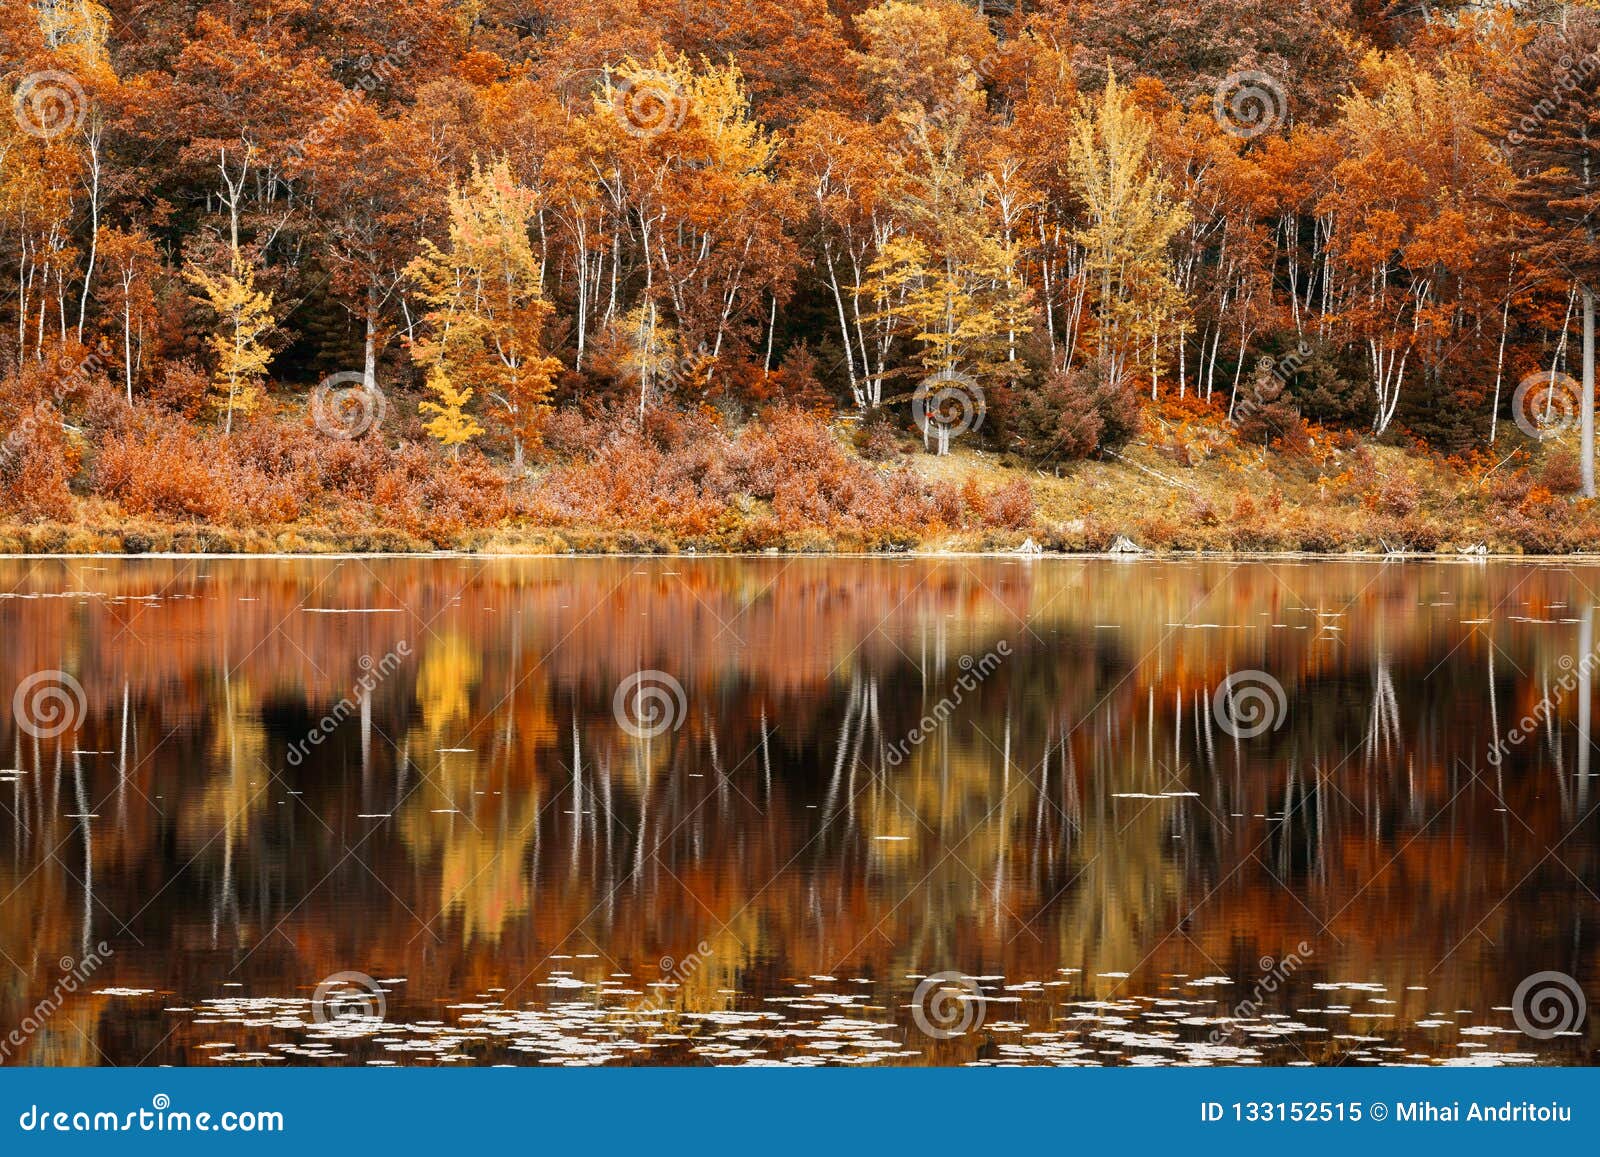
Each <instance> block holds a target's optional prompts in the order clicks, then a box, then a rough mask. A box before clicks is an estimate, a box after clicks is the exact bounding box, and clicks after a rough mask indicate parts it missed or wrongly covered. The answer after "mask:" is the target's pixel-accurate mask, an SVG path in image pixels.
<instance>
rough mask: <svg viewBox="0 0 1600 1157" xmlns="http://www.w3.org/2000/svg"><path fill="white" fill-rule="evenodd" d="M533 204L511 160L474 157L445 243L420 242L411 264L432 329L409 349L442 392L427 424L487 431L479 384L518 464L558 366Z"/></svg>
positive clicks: (440, 435) (444, 429) (472, 433)
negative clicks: (548, 341) (483, 163)
mask: <svg viewBox="0 0 1600 1157" xmlns="http://www.w3.org/2000/svg"><path fill="white" fill-rule="evenodd" d="M536 209H537V203H536V198H535V196H534V194H533V192H532V191H531V190H529V189H527V188H524V187H523V186H521V185H519V184H518V183H517V181H516V179H515V178H514V177H513V176H512V174H511V168H510V165H509V163H508V162H507V161H506V160H505V159H501V160H499V161H497V162H495V163H494V164H493V165H491V166H489V167H488V168H482V167H480V166H479V165H477V164H474V165H473V168H472V173H471V175H470V176H469V177H468V178H467V180H466V182H465V183H464V184H462V185H460V186H458V187H457V188H455V189H453V190H451V193H450V231H449V237H448V241H447V247H446V248H443V249H441V248H440V247H439V246H437V245H434V244H433V243H432V242H430V241H426V240H425V241H423V243H422V253H421V254H420V255H419V256H418V257H417V258H416V259H415V260H414V261H413V262H412V263H411V265H410V267H409V269H408V270H407V273H408V274H409V276H410V278H411V280H412V281H413V282H414V283H415V284H416V286H417V297H418V299H419V300H421V301H422V302H423V303H424V304H425V305H427V306H428V312H427V314H426V315H425V317H424V321H425V322H426V323H427V326H428V333H427V335H426V336H425V337H422V338H420V339H418V340H417V341H416V342H414V343H413V345H412V349H411V353H412V357H413V358H414V359H415V360H416V362H417V363H418V364H419V365H421V366H423V367H425V368H426V370H427V374H428V388H429V389H430V390H431V391H433V393H434V394H435V395H436V396H437V399H438V400H437V401H430V402H424V403H423V404H422V409H423V410H424V412H426V413H431V414H434V415H435V417H434V419H433V420H432V421H431V422H428V423H427V424H426V425H425V427H424V429H426V430H427V431H428V433H429V434H431V435H432V436H433V437H435V438H437V439H438V440H439V441H440V442H442V443H443V444H444V445H446V446H459V445H460V444H461V443H463V442H465V441H467V440H468V439H470V438H474V437H476V436H478V435H479V434H482V433H483V427H482V426H480V425H479V424H478V422H477V421H476V420H475V419H474V418H473V417H472V416H471V415H470V414H468V412H467V410H466V407H467V405H468V403H470V402H471V400H472V398H473V396H474V394H475V393H476V392H477V391H478V390H479V389H481V390H482V391H483V393H484V396H485V397H487V398H489V399H490V400H491V401H492V402H493V403H494V404H495V408H496V411H497V412H498V414H499V416H500V417H501V418H502V420H503V421H504V423H505V426H506V429H507V432H508V433H509V434H510V436H511V445H512V453H513V455H514V463H513V464H514V466H515V467H516V468H517V469H520V468H521V466H522V463H523V456H524V453H525V451H526V450H527V449H528V448H529V447H531V446H537V445H538V443H539V438H540V427H541V424H542V421H543V418H544V416H545V414H546V413H547V412H548V411H549V401H548V399H549V397H550V392H551V390H552V388H553V387H554V377H555V375H556V374H558V373H560V372H561V362H560V361H559V360H558V359H556V358H554V357H551V356H550V355H549V354H548V353H547V352H546V350H545V346H544V328H545V324H546V322H547V321H548V320H549V317H550V314H551V311H552V308H553V307H552V306H551V305H550V303H549V301H548V300H546V298H545V296H544V289H543V285H542V283H541V277H542V271H541V266H540V262H539V258H538V255H537V254H536V253H535V252H534V248H533V244H532V241H531V239H530V232H529V230H530V223H531V221H532V219H533V217H534V214H535V212H536Z"/></svg>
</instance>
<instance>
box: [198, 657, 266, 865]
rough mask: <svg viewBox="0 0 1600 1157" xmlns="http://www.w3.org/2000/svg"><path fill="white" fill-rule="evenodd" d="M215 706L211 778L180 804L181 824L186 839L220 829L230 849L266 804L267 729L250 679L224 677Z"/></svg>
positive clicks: (206, 836)
mask: <svg viewBox="0 0 1600 1157" xmlns="http://www.w3.org/2000/svg"><path fill="white" fill-rule="evenodd" d="M218 708H220V709H219V710H218V711H217V714H218V715H219V716H220V718H219V720H218V727H217V730H216V732H215V734H214V735H213V736H212V738H211V751H210V753H209V756H208V759H207V763H208V764H209V766H210V769H211V778H210V780H209V782H207V784H206V786H205V789H204V790H203V791H202V792H201V793H200V798H199V800H198V801H197V802H196V803H195V804H194V805H193V806H186V807H185V808H184V812H183V817H184V818H183V822H184V825H185V826H186V827H187V828H188V830H189V834H190V836H191V838H197V839H198V840H199V841H200V842H205V841H207V840H210V839H211V838H212V837H214V836H215V835H217V833H218V832H222V833H224V836H225V839H226V841H227V843H228V846H229V847H230V848H231V846H232V842H233V841H234V840H236V839H237V838H238V837H240V836H242V835H244V833H245V832H246V831H247V830H248V829H249V827H250V823H251V821H252V819H253V818H254V817H255V816H256V815H257V814H258V813H259V812H260V810H261V808H262V806H263V804H264V803H265V802H266V800H267V797H268V795H269V794H270V793H269V792H268V791H267V780H268V779H269V778H270V777H271V771H270V769H269V768H268V766H267V763H266V760H265V754H266V750H267V733H266V730H265V729H264V728H263V727H262V725H261V714H260V709H259V707H258V705H257V703H256V694H255V691H254V689H253V688H252V687H251V685H250V683H249V682H248V681H247V680H243V679H228V678H224V679H223V684H222V702H221V703H220V704H218ZM252 781H254V782H253V783H252Z"/></svg>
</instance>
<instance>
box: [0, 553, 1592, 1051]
mask: <svg viewBox="0 0 1600 1157" xmlns="http://www.w3.org/2000/svg"><path fill="white" fill-rule="evenodd" d="M1597 590H1600V567H1593V566H1576V565H1562V564H1552V563H1528V564H1519V563H1502V562H1490V563H1483V562H1463V563H1460V564H1453V563H1436V562H1407V563H1380V562H1372V563H1366V562H1361V563H1356V562H1300V561H1262V562H1236V561H1222V560H1204V561H1172V562H1164V561H1163V562H1157V561H1134V562H1120V561H1086V560H1068V559H1041V560H1037V561H1026V560H1019V561H1008V560H999V559H993V560H988V559H985V560H976V559H950V560H904V559H872V560H844V559H804V560H789V559H776V558H775V559H762V560H729V559H692V558H674V559H657V560H636V559H551V560H499V559H495V560H487V559H473V558H440V559H425V560H416V559H379V560H372V559H329V560H216V559H199V560H196V559H133V560H126V561H124V560H115V559H112V560H94V559H84V560H47V561H41V560H7V561H3V562H0V638H3V640H4V646H3V648H0V769H4V770H0V957H3V959H0V1035H3V1034H4V1033H5V1032H7V1031H11V1030H13V1029H15V1030H16V1031H15V1032H14V1034H13V1036H12V1037H11V1038H8V1040H7V1042H5V1043H0V1050H3V1051H0V1059H3V1060H4V1061H5V1062H6V1063H23V1064H73V1065H93V1064H108V1063H114V1064H119V1065H127V1064H188V1065H215V1064H278V1065H283V1064H314V1063H324V1064H326V1063H337V1064H369V1063H371V1064H466V1065H481V1064H494V1063H510V1064H530V1065H531V1064H573V1063H579V1064H602V1063H610V1064H662V1063H671V1064H735V1063H783V1064H964V1063H979V1064H1011V1063H1041V1062H1042V1063H1072V1064H1151V1063H1155V1064H1162V1063H1166V1064H1171V1063H1178V1064H1187V1063H1240V1062H1244V1063H1265V1064H1304V1063H1316V1064H1334V1063H1344V1064H1379V1063H1395V1062H1408V1063H1429V1064H1505V1063H1514V1064H1550V1063H1555V1064H1587V1063H1590V1062H1591V1061H1592V1060H1593V1059H1594V1056H1595V1051H1594V1050H1595V1047H1596V1043H1597V1042H1596V1037H1595V1031H1594V1029H1593V1027H1592V1022H1591V1021H1590V1020H1589V1019H1588V1018H1586V1017H1574V1018H1572V1024H1571V1026H1570V1027H1568V1028H1567V1030H1566V1031H1564V1032H1561V1033H1559V1034H1558V1035H1554V1036H1551V1035H1549V1034H1548V1033H1544V1032H1541V1033H1539V1034H1538V1035H1529V1034H1528V1033H1526V1032H1524V1031H1521V1029H1520V1028H1519V1024H1518V1014H1519V1008H1518V1006H1517V1005H1516V1004H1515V1001H1516V1000H1517V999H1518V997H1517V990H1518V987H1519V985H1522V984H1523V982H1524V981H1525V980H1526V979H1527V978H1529V977H1530V976H1534V975H1535V974H1538V973H1543V972H1554V973H1563V974H1566V975H1567V976H1569V977H1571V978H1574V980H1575V982H1576V984H1577V985H1579V986H1589V985H1592V984H1593V983H1594V982H1595V981H1596V980H1597V979H1600V976H1597V964H1600V956H1597V946H1600V940H1597V918H1600V895H1597V891H1600V858H1597V847H1600V845H1597V835H1600V822H1597V819H1596V815H1595V809H1596V805H1597V803H1600V794H1597V789H1596V787H1595V785H1594V776H1595V774H1596V769H1595V760H1594V758H1593V748H1592V744H1591V741H1590V736H1589V734H1588V730H1589V724H1590V706H1591V703H1592V697H1593V689H1592V687H1591V685H1590V679H1589V677H1588V671H1589V668H1590V665H1591V663H1592V662H1593V660H1588V661H1586V656H1589V655H1591V654H1592V653H1593V652H1594V649H1595V646H1596V639H1595V636H1594V620H1595V605H1596V603H1597V602H1600V599H1597V597H1596V591H1597ZM40 673H43V674H42V675H41V674H40ZM368 688H370V689H368ZM80 689H81V690H80ZM619 689H620V690H619ZM1280 689H1281V690H1280ZM57 692H58V693H59V694H56V693H57ZM1541 701H1542V702H1543V703H1544V704H1545V707H1543V708H1541V707H1540V704H1541ZM52 711H54V712H55V713H54V714H52ZM1524 717H1527V718H1526V719H1525V718H1524ZM58 729H60V730H59V734H51V733H52V732H53V731H56V730H58ZM57 1003H59V1008H54V1005H55V1004H57ZM52 1008H54V1011H51V1009H52ZM18 1042H20V1043H18Z"/></svg>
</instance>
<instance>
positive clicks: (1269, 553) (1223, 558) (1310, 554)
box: [0, 549, 1600, 564]
mask: <svg viewBox="0 0 1600 1157" xmlns="http://www.w3.org/2000/svg"><path fill="white" fill-rule="evenodd" d="M450 558H481V559H491V560H492V559H507V560H521V559H569V560H576V559H634V560H641V559H672V560H675V561H683V560H685V559H691V560H692V559H706V560H712V559H717V560H725V559H738V560H741V561H748V562H754V561H757V560H760V559H802V558H804V559H829V560H834V561H841V560H858V561H889V560H895V559H915V560H918V561H936V560H940V559H1004V560H1009V561H1013V562H1018V561H1026V562H1034V561H1042V560H1045V559H1056V560H1067V559H1082V560H1094V561H1101V562H1171V561H1177V560H1183V561H1191V560H1196V559H1202V560H1207V561H1216V562H1268V561H1294V562H1385V563H1387V562H1460V563H1483V562H1536V563H1551V562H1579V563H1594V564H1600V552H1594V551H1588V552H1572V553H1569V554H1533V553H1528V554H1513V553H1509V552H1497V551H1489V552H1488V553H1486V554H1469V553H1466V552H1461V551H1393V552H1387V553H1385V552H1381V551H1361V550H1349V551H1293V550H1233V551H1220V550H1170V549H1168V550H1141V551H1137V552H1129V551H1105V550H1100V551H1089V550H1082V551H1063V550H1042V551H1038V552H1032V551H1019V550H860V551H802V550H777V549H770V550H762V551H681V550H680V551H669V552H645V551H563V552H549V551H544V552H541V551H495V550H487V551H486V550H426V551H350V550H333V551H262V552H258V553H251V552H247V551H245V552H241V551H144V552H140V553H128V552H114V551H47V552H38V551H34V552H17V551H0V559H17V560H28V561H40V560H45V559H101V560H105V559H118V560H126V561H131V560H137V559H164V560H171V559H207V560H215V559H229V560H249V559H260V560H266V561H279V562H282V561H288V560H293V561H310V560H325V561H329V562H347V561H350V560H354V559H413V560H418V561H421V560H426V559H450Z"/></svg>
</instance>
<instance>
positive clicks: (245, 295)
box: [184, 260, 274, 434]
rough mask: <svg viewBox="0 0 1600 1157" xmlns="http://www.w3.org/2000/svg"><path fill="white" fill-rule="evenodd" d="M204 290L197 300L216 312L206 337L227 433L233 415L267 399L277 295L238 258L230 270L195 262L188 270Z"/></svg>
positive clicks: (214, 388) (215, 399)
mask: <svg viewBox="0 0 1600 1157" xmlns="http://www.w3.org/2000/svg"><path fill="white" fill-rule="evenodd" d="M184 276H185V278H187V280H188V281H189V283H190V284H191V285H193V286H195V287H196V288H197V289H198V290H200V294H201V296H199V297H197V298H196V300H197V301H199V302H201V303H202V304H204V305H206V306H208V307H209V308H210V310H211V312H212V313H213V314H215V315H216V319H217V325H216V329H215V330H214V331H213V332H212V333H211V335H210V336H209V337H208V338H207V339H206V345H207V346H209V347H210V349H211V354H212V357H213V359H214V361H215V366H214V368H213V370H212V375H211V382H212V393H213V398H212V402H213V404H214V405H215V406H216V408H217V409H219V410H221V411H222V412H223V432H224V433H228V434H231V433H233V415H234V414H235V413H236V412H237V413H242V414H248V413H250V412H251V411H253V410H254V409H255V408H256V407H257V406H258V405H259V404H260V402H261V379H262V378H263V377H264V376H265V375H266V372H267V367H268V366H269V365H271V364H272V351H271V350H270V349H269V348H267V345H266V338H267V335H268V334H269V333H271V332H272V327H273V325H274V322H273V318H272V295H271V294H270V293H267V292H265V291H263V290H259V289H257V288H256V277H255V271H254V270H252V269H251V268H250V266H249V264H248V263H247V262H244V261H241V260H236V261H234V262H233V267H232V269H231V270H230V271H229V272H227V273H224V274H215V273H211V272H208V271H207V270H205V269H202V268H200V267H198V266H191V267H190V268H189V269H188V270H187V271H186V272H185V274H184Z"/></svg>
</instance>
